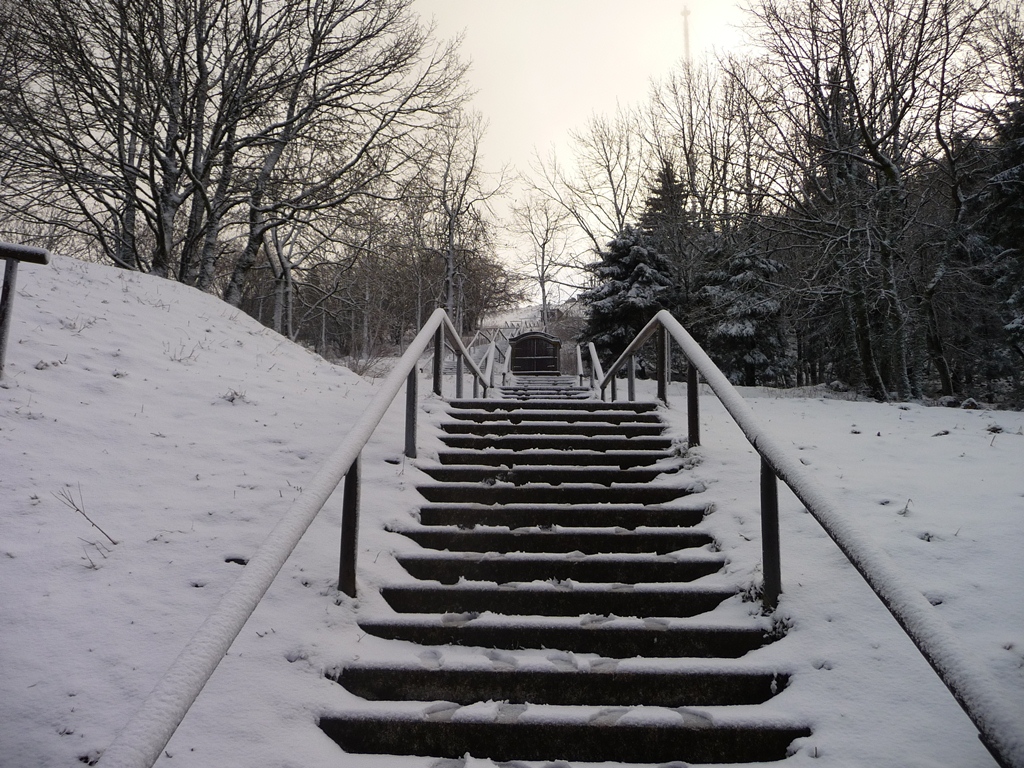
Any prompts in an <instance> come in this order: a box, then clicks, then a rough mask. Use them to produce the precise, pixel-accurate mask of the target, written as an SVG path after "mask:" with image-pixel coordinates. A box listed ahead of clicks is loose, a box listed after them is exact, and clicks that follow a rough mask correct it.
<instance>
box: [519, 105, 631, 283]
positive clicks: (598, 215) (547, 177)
mask: <svg viewBox="0 0 1024 768" xmlns="http://www.w3.org/2000/svg"><path fill="white" fill-rule="evenodd" d="M570 139H571V149H570V152H571V155H572V158H571V165H569V166H565V165H563V164H562V163H561V162H560V161H559V159H558V157H557V155H555V154H554V153H552V154H551V155H550V156H549V157H547V158H541V157H540V156H538V157H536V158H535V162H534V168H533V178H532V181H531V186H532V187H533V189H535V190H536V191H537V192H540V193H541V194H543V195H545V196H546V197H548V198H549V199H551V200H552V201H554V202H555V203H557V204H558V205H559V206H561V207H562V208H563V209H564V210H565V211H566V212H568V214H569V215H570V216H571V217H572V220H573V221H574V222H575V224H576V226H577V227H578V229H579V231H580V232H581V233H582V234H583V237H584V240H585V241H586V243H587V249H586V250H587V252H588V257H587V258H584V259H582V260H581V263H580V264H579V265H578V266H579V267H585V266H586V263H588V262H589V261H591V260H593V258H594V257H596V256H597V255H598V254H600V253H601V250H602V249H603V248H604V246H605V244H606V243H608V241H609V240H611V239H612V238H613V237H615V236H616V235H618V234H619V233H620V232H622V231H623V229H624V228H625V226H626V225H627V224H629V223H630V222H632V221H634V220H635V219H636V216H637V215H638V214H639V211H640V207H641V206H642V204H643V195H644V191H645V184H646V182H647V179H648V175H649V173H650V171H651V153H650V151H649V146H648V144H647V143H646V142H645V141H644V140H643V139H642V138H641V128H640V124H639V121H638V117H637V115H636V114H635V113H634V112H633V111H631V110H626V109H624V108H621V107H620V108H619V109H618V111H617V112H616V114H615V115H614V117H611V118H609V117H604V116H599V115H595V116H594V117H592V118H591V119H590V121H589V122H588V123H587V125H586V126H585V127H584V128H583V129H581V130H579V131H575V132H573V133H571V134H570Z"/></svg>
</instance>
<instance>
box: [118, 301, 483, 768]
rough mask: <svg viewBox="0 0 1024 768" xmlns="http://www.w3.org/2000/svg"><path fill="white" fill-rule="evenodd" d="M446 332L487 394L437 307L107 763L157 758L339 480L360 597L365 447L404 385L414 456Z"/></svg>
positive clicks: (134, 766) (345, 550) (346, 575)
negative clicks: (428, 372) (421, 379)
mask: <svg viewBox="0 0 1024 768" xmlns="http://www.w3.org/2000/svg"><path fill="white" fill-rule="evenodd" d="M446 329H447V331H448V333H447V334H446V333H445V331H446ZM446 335H450V336H451V338H452V340H453V342H454V346H455V349H456V351H457V354H458V355H459V360H460V361H461V360H462V359H463V358H465V360H466V364H467V365H468V366H469V369H470V371H471V373H472V375H473V377H474V378H473V384H474V390H476V389H477V387H478V386H479V385H483V388H484V396H485V397H486V395H487V389H488V387H489V385H488V384H487V381H486V379H485V378H484V374H483V373H481V372H480V369H479V368H478V367H477V366H476V364H475V363H473V361H472V360H471V359H470V358H469V351H468V350H467V349H466V348H465V346H463V344H462V341H461V340H460V339H459V336H458V334H457V332H456V330H455V327H454V326H453V325H452V322H451V320H450V319H449V318H448V315H447V314H446V313H445V312H444V310H443V309H438V310H435V312H434V313H433V314H432V315H431V316H430V318H429V319H428V320H427V322H426V324H425V325H424V326H423V328H422V329H421V330H420V332H419V334H417V336H416V338H415V339H414V340H413V341H412V342H411V343H410V344H409V346H408V348H407V349H406V351H405V354H404V355H402V357H401V359H400V360H399V361H398V363H397V364H396V365H395V367H394V368H393V369H392V370H391V373H390V374H389V375H388V376H387V378H386V379H385V380H384V382H383V383H382V384H381V385H380V386H379V391H378V392H377V395H376V396H375V397H374V399H373V400H372V401H371V403H370V405H369V407H368V408H367V409H366V410H365V411H363V414H362V417H361V418H360V419H359V421H358V422H356V424H355V425H354V426H353V427H352V429H351V430H349V432H348V434H347V435H346V436H345V438H344V440H342V442H341V445H340V446H339V447H338V448H337V449H336V450H335V451H334V453H333V454H332V455H331V456H330V457H329V458H328V459H327V461H326V462H325V463H324V465H323V466H322V467H321V468H320V469H319V471H318V472H317V473H316V475H315V476H314V477H313V479H312V480H311V481H310V483H309V484H308V485H307V486H305V488H304V490H303V493H302V495H301V496H300V497H299V498H298V499H297V500H296V501H295V503H294V504H292V506H291V507H290V508H289V510H288V512H287V513H286V514H285V516H284V517H283V518H282V519H281V521H280V522H279V523H278V524H277V525H276V526H275V527H274V529H273V530H272V531H271V532H270V535H269V536H267V538H266V539H265V540H264V541H263V543H262V544H261V545H260V547H259V549H258V550H257V551H256V553H255V554H254V555H253V557H252V559H250V560H249V562H248V564H246V565H245V567H244V568H243V570H242V573H241V575H240V576H239V577H238V580H237V581H236V582H235V583H234V584H232V585H231V588H230V589H229V590H228V592H227V594H225V595H224V597H223V598H222V599H221V601H220V603H218V604H217V607H216V608H215V609H214V611H213V613H211V614H210V615H209V616H208V617H207V618H206V621H205V622H203V625H202V626H201V627H200V628H199V629H198V630H197V631H196V633H195V634H194V635H193V636H192V638H191V639H190V640H189V641H188V643H187V644H186V645H185V648H184V649H183V650H182V651H181V653H180V654H179V655H178V658H177V659H175V661H174V663H173V664H171V667H170V668H169V669H168V670H167V672H166V673H164V676H163V677H162V678H161V679H160V681H159V682H158V683H157V684H156V687H155V688H154V689H153V691H152V693H150V694H149V696H148V698H147V699H146V700H145V701H144V702H143V704H142V706H141V707H140V708H139V710H138V711H137V712H136V713H135V716H134V717H133V718H132V719H131V721H129V723H128V724H127V725H126V726H125V727H124V728H123V729H122V730H121V732H120V733H119V734H118V735H117V736H116V737H115V739H114V741H113V742H112V743H111V744H110V746H109V747H107V749H106V750H105V751H104V753H103V756H102V757H101V758H100V760H99V764H100V765H101V766H103V768H150V766H152V765H153V763H155V762H156V760H157V758H158V757H160V753H161V752H162V751H163V749H164V747H165V746H166V745H167V742H168V741H169V740H170V738H171V736H172V735H173V734H174V731H175V730H176V729H177V727H178V724H179V723H181V721H182V719H183V718H184V717H185V714H186V713H187V712H188V710H189V708H190V707H191V706H192V703H193V702H194V701H195V700H196V697H198V696H199V693H200V691H202V689H203V687H204V686H205V685H206V682H207V680H209V679H210V676H211V675H212V674H213V671H214V670H215V669H216V668H217V665H218V664H219V663H220V660H221V659H223V658H224V656H225V654H227V652H228V649H229V648H230V647H231V644H232V643H233V642H234V640H235V638H236V637H237V636H238V634H239V632H241V631H242V627H243V626H244V625H245V622H246V621H247V620H248V618H249V616H250V615H251V614H252V612H253V611H254V610H255V609H256V606H257V604H258V603H259V602H260V600H261V599H262V598H263V595H264V594H265V593H266V591H267V590H268V589H269V588H270V584H271V583H272V582H273V580H274V578H275V577H276V576H277V574H278V572H279V571H280V570H281V568H282V567H283V566H284V563H285V561H286V560H287V559H288V557H289V556H290V555H291V553H292V551H293V550H294V549H295V547H296V545H297V544H298V543H299V540H300V539H301V538H302V535H303V534H304V533H305V532H306V529H307V528H309V526H310V524H311V523H312V522H313V520H314V519H315V518H316V516H317V514H318V513H319V512H320V510H321V509H322V508H323V506H324V504H326V503H327V500H328V499H329V498H330V497H331V494H333V493H334V490H335V489H336V488H337V487H338V485H339V484H340V483H341V480H342V478H344V479H345V487H344V492H343V500H342V534H341V565H340V569H339V570H340V575H339V589H340V590H342V591H343V592H345V593H346V594H348V595H350V596H353V597H354V596H355V568H356V543H357V534H358V503H359V463H360V462H359V456H360V453H361V452H362V450H363V446H365V445H366V443H367V442H368V441H369V439H370V437H371V436H372V435H373V433H374V430H376V428H377V425H378V424H379V423H380V421H381V419H383V418H384V414H385V413H386V412H387V410H388V407H389V406H390V405H391V403H392V402H393V401H394V399H395V398H396V397H397V396H398V393H399V391H400V390H401V389H402V386H403V384H404V385H405V390H406V429H405V454H406V455H407V456H409V457H415V456H416V410H417V407H418V405H417V399H418V392H417V390H418V387H417V384H418V379H417V363H418V361H419V359H420V357H421V356H422V355H423V353H424V352H425V351H426V350H427V347H428V345H429V344H430V343H431V341H432V340H433V343H434V352H435V355H434V360H435V363H434V370H433V389H434V392H435V393H436V394H438V395H441V394H442V375H441V374H442V370H441V369H442V366H443V360H441V355H440V354H438V351H439V350H440V349H442V348H443V345H444V343H445V336H446ZM457 388H458V390H459V391H460V392H461V383H460V384H457ZM459 396H461V394H460V395H459Z"/></svg>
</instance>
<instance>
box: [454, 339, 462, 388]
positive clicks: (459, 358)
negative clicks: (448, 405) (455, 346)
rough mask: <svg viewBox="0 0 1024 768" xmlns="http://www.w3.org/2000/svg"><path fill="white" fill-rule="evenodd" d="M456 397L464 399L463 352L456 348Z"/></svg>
mask: <svg viewBox="0 0 1024 768" xmlns="http://www.w3.org/2000/svg"><path fill="white" fill-rule="evenodd" d="M455 397H456V398H458V399H460V400H461V399H462V354H461V353H460V352H459V350H455Z"/></svg>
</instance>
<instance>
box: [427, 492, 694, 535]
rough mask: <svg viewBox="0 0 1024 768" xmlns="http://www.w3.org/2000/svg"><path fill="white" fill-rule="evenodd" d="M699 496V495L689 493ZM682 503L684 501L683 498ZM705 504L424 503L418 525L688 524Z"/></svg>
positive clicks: (624, 526)
mask: <svg viewBox="0 0 1024 768" xmlns="http://www.w3.org/2000/svg"><path fill="white" fill-rule="evenodd" d="M691 498H699V497H691ZM683 503H686V502H683ZM707 512H708V505H707V504H701V503H697V502H691V503H689V505H688V506H678V505H671V506H665V505H660V504H649V505H639V504H595V505H586V504H576V505H572V506H568V505H562V504H506V505H504V506H498V507H494V506H486V505H483V504H426V505H424V506H422V507H420V524H421V525H455V526H459V527H462V528H465V527H473V526H477V525H481V526H490V525H500V526H507V527H509V528H528V527H533V526H545V527H550V526H554V525H558V526H566V527H582V526H587V527H592V528H626V529H628V530H632V529H635V528H638V527H641V526H645V527H658V528H660V527H691V526H694V525H697V524H698V523H700V522H701V520H703V519H704V516H705V515H706V514H707Z"/></svg>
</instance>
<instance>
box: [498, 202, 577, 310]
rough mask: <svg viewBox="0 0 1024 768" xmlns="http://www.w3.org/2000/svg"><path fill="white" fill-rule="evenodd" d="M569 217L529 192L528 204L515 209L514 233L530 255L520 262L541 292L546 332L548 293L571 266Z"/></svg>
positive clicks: (560, 209)
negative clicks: (566, 258) (567, 252)
mask: <svg viewBox="0 0 1024 768" xmlns="http://www.w3.org/2000/svg"><path fill="white" fill-rule="evenodd" d="M568 224H569V213H568V212H567V211H566V210H565V209H564V208H562V207H561V206H559V205H557V204H556V203H555V202H554V201H553V200H552V199H551V198H549V197H546V196H543V195H540V194H538V193H537V192H536V191H533V192H528V193H527V195H526V198H525V200H523V201H522V202H521V203H519V204H518V205H513V207H512V224H511V228H512V231H513V232H515V233H516V234H518V235H520V236H521V237H523V239H524V240H525V242H526V248H527V249H528V250H527V253H526V255H524V256H523V257H522V259H521V261H522V264H523V266H524V267H525V268H526V270H527V272H528V273H529V277H530V279H531V281H533V282H535V283H536V284H537V288H538V290H540V320H541V323H542V324H543V326H544V328H545V329H547V324H548V319H549V311H548V289H549V286H551V285H552V284H553V283H556V282H558V281H559V278H560V276H561V274H562V272H563V271H564V270H566V269H567V268H568V267H569V266H570V265H569V264H567V263H566V261H565V256H566V251H567V248H568V237H569V233H568Z"/></svg>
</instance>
